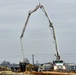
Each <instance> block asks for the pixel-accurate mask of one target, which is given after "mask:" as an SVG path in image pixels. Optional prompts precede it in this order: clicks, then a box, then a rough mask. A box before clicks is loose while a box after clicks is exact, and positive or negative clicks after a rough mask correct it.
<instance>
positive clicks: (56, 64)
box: [53, 60, 66, 71]
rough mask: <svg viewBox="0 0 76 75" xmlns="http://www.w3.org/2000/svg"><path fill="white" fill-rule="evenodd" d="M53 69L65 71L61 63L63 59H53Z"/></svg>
mask: <svg viewBox="0 0 76 75" xmlns="http://www.w3.org/2000/svg"><path fill="white" fill-rule="evenodd" d="M53 70H54V71H65V70H66V67H65V65H64V63H63V60H55V61H53Z"/></svg>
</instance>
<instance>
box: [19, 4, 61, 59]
mask: <svg viewBox="0 0 76 75" xmlns="http://www.w3.org/2000/svg"><path fill="white" fill-rule="evenodd" d="M39 8H40V9H41V10H42V11H43V12H44V14H45V16H46V17H47V19H48V21H49V26H50V27H51V28H52V31H53V38H54V41H55V48H56V55H55V56H56V60H60V55H59V53H58V47H57V41H56V36H55V30H54V27H53V24H52V22H51V21H50V19H49V17H48V14H47V12H46V11H45V9H44V7H43V5H41V4H40V3H39V5H37V6H36V8H35V9H33V10H31V11H29V12H28V17H27V19H26V22H25V25H24V28H23V31H22V34H21V36H20V38H21V39H22V37H23V35H24V32H25V29H26V26H27V23H28V20H29V18H30V15H31V14H32V13H34V12H35V11H37V10H38V9H39ZM22 50H23V49H22Z"/></svg>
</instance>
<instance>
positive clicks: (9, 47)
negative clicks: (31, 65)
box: [0, 0, 76, 63]
mask: <svg viewBox="0 0 76 75" xmlns="http://www.w3.org/2000/svg"><path fill="white" fill-rule="evenodd" d="M39 2H40V3H41V4H42V5H43V6H44V8H45V9H46V11H47V13H48V15H49V17H50V19H51V21H52V22H53V25H54V27H55V32H56V38H57V43H58V48H59V53H60V55H61V59H63V60H64V61H65V62H74V63H75V62H76V0H0V63H1V62H2V61H4V60H7V61H9V62H11V63H19V61H22V51H21V44H20V35H21V32H22V29H23V27H24V24H25V22H26V19H27V16H28V11H29V10H32V9H34V8H35V7H36V5H38V4H39ZM23 48H24V54H25V58H28V59H29V60H30V62H32V54H35V62H36V61H38V62H39V63H41V62H50V61H52V60H55V56H54V54H55V53H56V51H55V45H54V40H53V35H52V31H51V29H50V27H49V22H48V20H47V18H46V16H45V15H44V13H43V12H42V10H41V9H38V10H37V11H36V12H34V13H33V14H32V15H31V17H30V19H29V21H28V24H27V27H26V30H25V33H24V37H23Z"/></svg>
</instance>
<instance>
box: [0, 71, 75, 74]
mask: <svg viewBox="0 0 76 75" xmlns="http://www.w3.org/2000/svg"><path fill="white" fill-rule="evenodd" d="M0 75H76V73H63V72H52V71H51V72H50V71H44V72H35V71H25V72H20V73H18V72H12V71H0Z"/></svg>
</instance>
